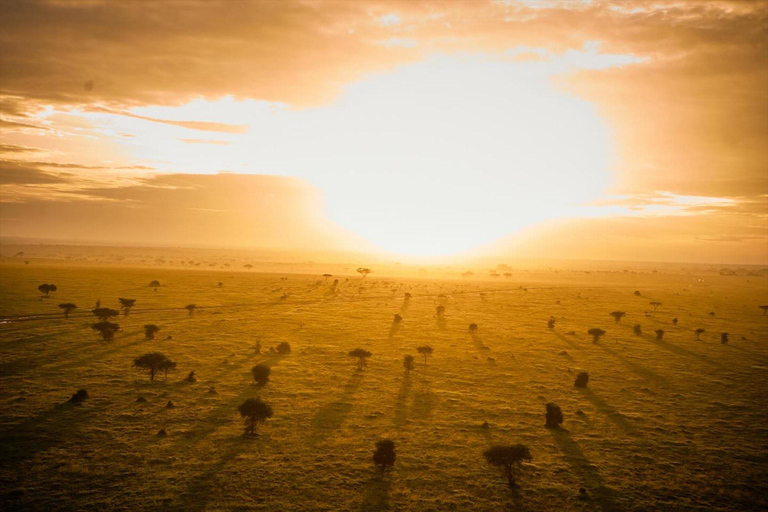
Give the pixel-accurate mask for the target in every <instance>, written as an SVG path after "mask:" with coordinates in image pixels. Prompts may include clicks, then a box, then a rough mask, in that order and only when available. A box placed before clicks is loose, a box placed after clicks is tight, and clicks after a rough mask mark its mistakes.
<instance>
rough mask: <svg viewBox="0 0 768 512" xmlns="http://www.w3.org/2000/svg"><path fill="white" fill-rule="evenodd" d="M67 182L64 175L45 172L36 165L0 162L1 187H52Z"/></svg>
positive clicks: (9, 161)
mask: <svg viewBox="0 0 768 512" xmlns="http://www.w3.org/2000/svg"><path fill="white" fill-rule="evenodd" d="M65 182H66V180H65V179H64V178H63V177H62V175H60V174H51V173H48V172H45V171H43V170H41V169H39V168H37V167H35V166H34V164H27V163H23V162H15V161H11V160H0V185H50V184H54V183H65Z"/></svg>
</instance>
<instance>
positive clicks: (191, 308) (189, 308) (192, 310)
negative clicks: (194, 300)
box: [184, 304, 197, 316]
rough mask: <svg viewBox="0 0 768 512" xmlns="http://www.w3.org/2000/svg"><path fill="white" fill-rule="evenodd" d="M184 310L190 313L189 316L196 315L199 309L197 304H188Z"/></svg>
mask: <svg viewBox="0 0 768 512" xmlns="http://www.w3.org/2000/svg"><path fill="white" fill-rule="evenodd" d="M184 309H186V310H187V311H188V312H189V316H194V315H195V310H196V309H197V304H187V305H186V306H184Z"/></svg>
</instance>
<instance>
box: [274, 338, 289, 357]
mask: <svg viewBox="0 0 768 512" xmlns="http://www.w3.org/2000/svg"><path fill="white" fill-rule="evenodd" d="M275 350H276V351H277V353H278V354H283V355H284V354H290V353H291V344H290V343H288V342H287V341H281V342H280V343H278V345H277V348H275Z"/></svg>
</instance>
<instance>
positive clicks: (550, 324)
mask: <svg viewBox="0 0 768 512" xmlns="http://www.w3.org/2000/svg"><path fill="white" fill-rule="evenodd" d="M554 328H555V317H553V316H550V317H549V320H547V329H549V330H550V331H551V330H552V329H554Z"/></svg>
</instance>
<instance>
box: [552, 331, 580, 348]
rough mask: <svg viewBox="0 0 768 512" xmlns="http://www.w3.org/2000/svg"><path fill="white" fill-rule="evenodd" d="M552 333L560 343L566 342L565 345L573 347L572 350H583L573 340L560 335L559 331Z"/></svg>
mask: <svg viewBox="0 0 768 512" xmlns="http://www.w3.org/2000/svg"><path fill="white" fill-rule="evenodd" d="M552 333H553V334H554V335H555V336H557V338H558V339H559V340H560V341H563V342H565V344H566V345H568V346H569V347H571V348H572V349H574V350H581V347H579V346H578V345H577V344H576V343H574V342H573V340H571V339H568V338H566V337H565V336H563V335H562V334H560V333H559V332H557V331H552Z"/></svg>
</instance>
